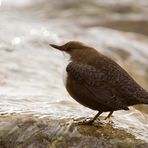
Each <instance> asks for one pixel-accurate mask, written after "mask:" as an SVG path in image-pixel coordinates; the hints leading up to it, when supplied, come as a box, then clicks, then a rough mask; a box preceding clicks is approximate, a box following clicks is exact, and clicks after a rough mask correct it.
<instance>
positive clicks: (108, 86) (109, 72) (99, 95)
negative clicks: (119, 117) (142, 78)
mask: <svg viewBox="0 0 148 148" xmlns="http://www.w3.org/2000/svg"><path fill="white" fill-rule="evenodd" d="M50 46H52V47H53V48H56V49H58V50H60V51H63V52H66V53H68V54H69V55H70V61H69V64H68V65H67V67H66V72H67V78H66V89H67V91H68V92H69V94H70V95H71V96H72V98H74V99H75V100H76V101H77V102H79V103H80V104H82V105H84V106H86V107H88V108H90V109H93V110H97V111H98V113H97V114H96V115H95V117H94V118H93V119H92V120H89V122H87V123H93V122H94V121H95V120H96V118H97V117H98V116H99V115H100V114H101V113H103V112H110V113H109V114H108V116H107V117H106V118H109V117H110V116H111V115H112V113H113V112H114V111H117V110H129V108H128V106H132V105H136V104H148V92H147V91H146V90H145V89H143V88H142V87H141V86H140V85H139V84H137V82H136V81H135V80H134V79H133V78H132V77H131V76H130V75H129V74H128V73H127V72H126V71H125V70H124V69H123V68H121V67H120V66H119V65H118V64H117V63H116V62H114V61H113V60H112V59H110V58H108V57H107V56H105V55H103V54H101V53H100V52H98V51H97V50H96V49H94V48H92V47H89V46H87V45H85V44H83V43H81V42H77V41H70V42H68V43H66V44H64V45H62V46H58V45H54V44H50Z"/></svg>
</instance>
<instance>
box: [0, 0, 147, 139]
mask: <svg viewBox="0 0 148 148" xmlns="http://www.w3.org/2000/svg"><path fill="white" fill-rule="evenodd" d="M84 3H85V5H84ZM117 4H118V5H117ZM131 4H132V5H131ZM0 5H1V7H0V22H1V23H0V28H1V31H0V67H1V68H0V113H2V114H3V113H8V114H11V113H13V112H16V113H18V112H19V113H26V114H28V113H33V114H36V115H38V116H47V117H50V118H60V119H61V118H68V117H71V118H78V117H88V116H89V117H90V116H93V115H94V114H95V112H94V111H92V110H89V109H87V108H84V107H83V106H81V105H79V104H78V103H77V102H75V101H74V100H73V99H72V98H70V97H69V95H68V94H67V92H66V90H65V88H64V85H63V82H62V67H63V65H64V60H63V56H62V54H61V53H59V52H58V51H56V50H53V49H51V48H50V47H49V45H48V44H49V43H57V44H62V43H65V42H67V41H68V40H80V41H82V42H85V43H87V44H89V45H91V46H93V47H97V49H98V50H99V51H101V52H103V53H105V54H106V55H108V56H111V57H112V58H113V59H114V60H116V61H118V63H119V64H120V65H122V66H123V67H124V68H125V69H127V70H128V71H129V73H130V74H131V75H132V76H133V77H134V78H135V79H136V80H137V81H138V82H139V83H140V84H141V85H142V86H143V87H144V88H146V89H148V50H147V49H148V38H147V36H144V35H142V34H145V35H146V34H147V27H146V26H145V23H143V20H144V21H145V22H146V21H147V20H146V18H144V16H146V15H147V9H145V8H146V6H147V3H146V1H144V0H143V1H137V2H136V3H135V2H134V1H133V0H129V1H126V2H125V1H124V0H123V1H120V3H119V2H118V1H110V2H109V3H108V1H107V0H105V1H95V0H93V1H84V0H81V1H68V0H61V1H58V0H54V1H46V0H38V1H35V2H34V1H33V0H27V1H26V0H22V1H19V0H17V1H13V2H12V1H11V0H3V1H0ZM116 5H117V6H118V8H117V6H116ZM129 7H130V8H129ZM120 8H121V9H120ZM126 9H127V10H126ZM120 10H122V12H121V11H120ZM124 10H125V12H126V13H125V12H124ZM121 19H123V20H122V21H124V22H127V24H126V25H124V26H123V25H122V23H121ZM135 20H136V21H135ZM134 21H135V23H134V24H133V26H132V27H130V23H131V22H132V23H133V22H134ZM140 22H142V23H140ZM102 26H106V27H111V28H114V29H116V28H117V29H118V31H117V30H113V29H111V28H105V27H102ZM137 26H138V27H137ZM133 27H134V29H133ZM127 28H128V29H127ZM141 28H142V31H141ZM120 30H125V31H130V33H129V32H126V33H125V32H122V31H120ZM132 32H133V33H132ZM134 32H136V33H134ZM137 32H138V33H140V34H138V33H137ZM136 108H138V109H140V111H139V110H137V109H135V108H132V107H131V110H130V111H119V112H116V113H115V114H114V117H113V121H114V122H115V125H116V126H118V127H123V128H127V130H129V131H130V132H132V133H133V134H135V135H136V136H137V137H139V138H142V139H145V140H147V139H148V134H147V133H148V115H147V113H148V107H147V106H137V107H136Z"/></svg>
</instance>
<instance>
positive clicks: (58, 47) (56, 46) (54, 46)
mask: <svg viewBox="0 0 148 148" xmlns="http://www.w3.org/2000/svg"><path fill="white" fill-rule="evenodd" d="M49 45H50V46H51V47H53V48H56V49H58V50H62V46H58V45H54V44H49Z"/></svg>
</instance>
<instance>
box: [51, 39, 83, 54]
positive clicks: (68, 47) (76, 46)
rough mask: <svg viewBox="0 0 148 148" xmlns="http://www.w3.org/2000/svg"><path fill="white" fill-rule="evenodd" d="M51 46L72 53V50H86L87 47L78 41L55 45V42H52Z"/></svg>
mask: <svg viewBox="0 0 148 148" xmlns="http://www.w3.org/2000/svg"><path fill="white" fill-rule="evenodd" d="M50 46H51V47H53V48H56V49H58V50H60V51H64V52H67V53H69V54H71V52H73V51H74V50H84V49H85V48H84V47H85V46H86V45H85V44H83V43H81V42H78V41H69V42H67V43H66V44H64V45H61V46H59V45H55V44H50ZM83 48H84V49H83Z"/></svg>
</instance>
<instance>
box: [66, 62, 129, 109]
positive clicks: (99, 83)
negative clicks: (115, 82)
mask: <svg viewBox="0 0 148 148" xmlns="http://www.w3.org/2000/svg"><path fill="white" fill-rule="evenodd" d="M66 70H67V72H68V74H70V75H71V76H72V77H73V78H74V79H75V80H76V81H77V82H78V83H81V84H83V86H84V87H85V88H86V89H87V90H88V91H89V93H90V94H91V95H92V96H93V99H94V100H95V101H96V102H98V103H99V104H102V105H104V106H106V107H107V108H109V109H110V110H118V109H125V110H128V107H127V106H126V105H124V103H123V102H122V99H121V98H118V96H117V94H116V89H115V88H113V87H111V86H110V85H109V84H108V82H107V81H106V80H105V77H106V76H105V75H106V74H105V73H103V72H101V71H99V70H97V69H96V68H94V67H93V66H90V65H84V64H79V63H75V62H71V63H70V64H68V66H67V69H66Z"/></svg>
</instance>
